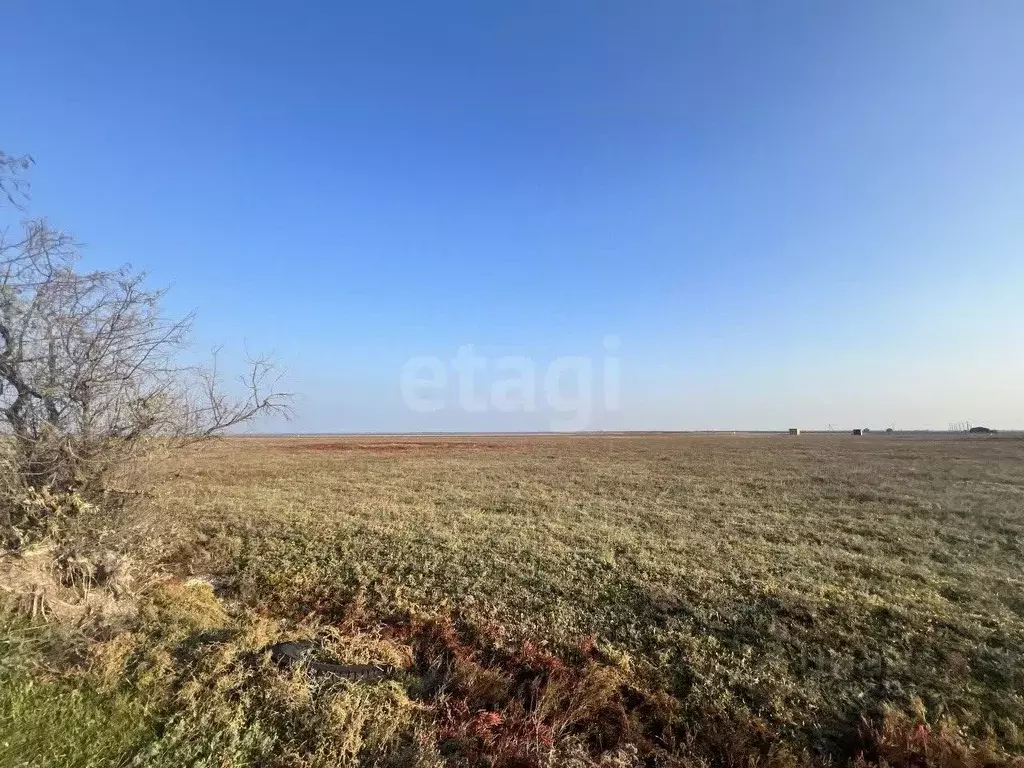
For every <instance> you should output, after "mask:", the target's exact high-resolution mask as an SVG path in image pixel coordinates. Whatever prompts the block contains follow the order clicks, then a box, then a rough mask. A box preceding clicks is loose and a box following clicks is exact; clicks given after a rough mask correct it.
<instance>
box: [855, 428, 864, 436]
mask: <svg viewBox="0 0 1024 768" xmlns="http://www.w3.org/2000/svg"><path fill="white" fill-rule="evenodd" d="M853 434H855V435H863V434H864V430H863V429H855V430H853Z"/></svg>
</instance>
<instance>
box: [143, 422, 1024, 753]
mask: <svg viewBox="0 0 1024 768" xmlns="http://www.w3.org/2000/svg"><path fill="white" fill-rule="evenodd" d="M159 504H160V506H161V508H162V509H164V510H165V515H166V516H167V518H168V519H173V520H174V521H175V524H176V525H178V526H180V527H182V528H183V529H184V530H186V531H187V532H188V533H187V536H185V543H184V544H183V545H182V547H181V550H180V552H178V553H177V554H176V555H175V557H174V558H173V562H174V567H176V568H178V569H179V570H180V572H181V573H182V574H183V575H195V576H200V577H202V578H204V579H207V580H208V581H210V582H212V583H213V584H214V585H215V586H216V589H217V592H218V595H219V597H220V599H221V600H222V602H223V603H224V604H225V605H227V606H228V607H229V610H230V611H231V612H232V615H233V616H235V618H233V619H231V620H230V622H234V623H233V624H232V626H236V627H237V626H241V624H244V622H242V621H241V620H240V619H238V618H237V617H238V616H240V615H244V616H249V617H250V619H246V621H255V619H251V617H258V618H259V620H261V621H270V622H272V624H271V625H270V626H271V627H272V628H271V629H270V630H266V628H264V630H261V631H262V632H263V634H264V635H265V636H267V637H266V638H265V639H266V640H274V639H280V638H282V637H285V638H287V637H293V636H305V637H314V638H319V641H320V642H322V643H323V647H324V649H325V651H329V652H330V654H329V655H331V656H332V657H333V658H334V659H335V660H340V661H344V662H360V663H366V662H375V663H384V662H387V663H389V664H395V665H397V666H399V667H402V668H403V669H405V670H406V672H407V676H406V677H404V678H402V679H401V680H400V682H399V683H394V682H390V683H386V684H375V685H376V686H380V685H390V686H392V688H391V689H389V690H390V691H391V692H390V693H389V694H388V695H389V696H391V697H395V696H397V697H399V698H402V700H403V701H405V700H406V698H403V697H407V698H408V700H409V701H412V702H413V704H414V707H413V711H414V715H413V716H412V720H409V721H408V722H407V721H405V720H402V719H401V718H400V717H398V716H397V715H394V714H388V715H386V717H387V718H388V719H391V720H394V721H395V722H396V723H406V725H396V726H395V729H396V730H395V733H390V734H389V735H388V736H387V738H384V737H380V738H377V737H373V738H371V737H370V736H369V735H368V734H369V733H370V732H371V731H372V730H373V726H372V725H366V724H365V723H370V722H371V721H372V717H373V716H378V715H373V716H371V715H370V714H367V712H363V713H362V714H352V711H355V712H359V711H360V707H363V708H364V709H366V708H376V709H375V712H378V713H379V712H380V711H383V712H391V710H389V709H387V707H384V705H382V704H381V703H380V701H378V700H377V699H373V698H372V696H371V694H370V693H368V692H369V691H371V690H372V689H374V688H375V685H366V684H349V683H346V684H345V685H346V686H348V688H347V689H346V690H347V691H348V693H346V694H345V695H347V696H349V697H350V699H347V700H346V701H349V704H348V705H346V706H350V709H351V710H352V711H349V710H346V712H347V714H346V715H345V717H347V718H348V720H346V722H348V723H349V731H346V733H349V737H351V733H350V732H351V731H352V726H351V722H354V721H353V720H352V718H357V719H358V718H359V717H362V718H363V720H359V721H358V722H359V723H363V725H360V726H358V727H356V728H355V732H356V734H357V735H358V739H356V741H355V742H353V743H354V744H355V746H351V748H350V749H349V752H346V753H345V754H346V755H348V757H349V758H351V760H353V761H355V762H360V763H365V764H374V763H375V762H379V761H380V760H383V758H381V757H380V756H381V755H384V754H390V755H391V757H390V758H389V759H392V760H393V761H394V762H393V763H392V764H413V763H418V764H422V765H427V764H431V765H433V764H437V765H442V764H451V765H462V764H472V765H478V764H479V765H486V764H502V765H542V764H552V765H591V764H593V765H597V764H601V765H608V766H611V765H631V764H634V763H635V764H640V763H641V762H646V763H647V764H652V765H658V764H665V765H668V764H676V763H675V762H674V761H678V763H679V764H699V763H715V764H733V765H740V764H744V765H750V764H755V763H757V762H761V763H764V764H787V763H788V762H791V761H796V762H800V761H806V760H810V761H812V762H820V761H824V760H828V759H831V760H832V761H833V762H834V763H836V764H840V765H842V764H844V763H845V762H846V761H849V760H853V759H855V758H857V756H858V755H859V754H862V753H863V754H864V756H865V758H866V759H874V760H879V759H881V758H883V757H886V756H887V755H888V758H889V759H893V760H898V759H900V755H896V756H895V757H893V754H892V753H886V752H885V749H884V748H883V747H885V744H886V743H888V742H886V738H888V739H889V741H890V742H898V744H897V746H896V747H892V744H889V746H890V747H892V748H893V749H897V750H899V749H902V750H903V753H900V754H901V755H903V759H905V760H906V761H908V762H909V761H910V758H907V757H906V754H904V753H906V752H907V750H908V749H911V747H913V744H911V746H910V747H908V746H907V744H909V743H911V742H914V740H915V739H918V740H920V741H921V744H922V745H924V743H925V741H926V736H927V735H928V734H929V733H938V732H939V730H940V728H939V724H940V723H941V722H942V721H943V720H944V719H946V718H954V719H955V721H956V723H957V725H956V726H953V725H952V724H950V723H949V722H947V723H946V726H945V728H946V729H945V730H944V731H942V733H943V734H945V735H944V736H943V738H947V737H948V738H949V739H954V738H955V739H962V740H963V741H964V743H966V744H967V745H975V746H976V747H977V746H978V745H981V744H983V743H985V744H987V745H988V746H989V747H991V748H994V749H998V750H1003V751H1005V752H1007V753H1010V754H1020V753H1021V752H1022V751H1024V731H1020V730H1019V728H1020V726H1021V725H1022V724H1024V440H1021V439H1017V438H1012V437H982V438H946V439H937V438H929V439H918V438H910V437H900V436H894V437H886V436H881V435H872V436H865V437H859V438H858V437H852V436H847V435H837V436H824V435H808V436H800V437H789V436H767V435H757V436H726V435H707V436H694V435H671V434H666V435H617V436H588V437H575V436H516V437H500V436H497V437H495V436H488V437H462V436H459V437H408V438H406V437H373V438H371V437H351V438H320V437H308V438H288V439H271V438H240V439H232V440H225V441H222V442H220V443H217V444H216V445H214V446H213V447H211V448H208V449H207V450H205V451H204V452H203V453H202V454H200V455H199V456H197V457H195V458H192V459H190V460H189V461H188V462H186V463H185V464H183V465H182V466H181V468H180V469H179V471H178V472H177V473H176V476H175V477H174V478H173V479H172V480H171V481H169V483H168V485H167V486H166V488H165V491H164V492H163V495H162V496H161V498H160V500H159ZM230 622H229V623H230ZM247 626H248V625H247ZM239 631H241V630H239ZM352 638H361V640H360V641H359V642H355V641H353V640H352ZM218 642H220V641H218ZM239 642H241V641H239ZM252 642H255V641H252ZM254 647H255V646H254ZM396 649H397V650H396ZM572 681H575V682H572ZM574 685H575V686H576V687H573V686H574ZM395 686H397V687H395ZM214 687H216V686H214ZM353 691H355V692H356V693H353ZM352 696H361V697H363V698H361V699H359V701H361V702H362V704H351V697H352ZM390 700H391V699H389V701H390ZM307 704H308V702H307ZM887 705H888V706H891V707H893V708H895V709H896V710H899V711H902V712H907V713H911V714H910V715H909V717H910V719H909V720H907V721H906V723H904V725H907V728H908V730H907V732H906V734H902V735H901V734H896V735H895V736H893V735H892V734H889V735H885V734H883V735H882V736H879V737H877V738H876V740H875V742H871V740H870V739H868V738H867V737H866V736H865V732H866V729H869V728H870V727H872V726H871V725H870V724H871V723H876V722H881V720H882V716H883V713H884V707H885V706H887ZM253 706H255V705H253ZM309 706H312V705H309ZM382 707H383V709H382ZM922 708H923V712H922ZM247 712H248V714H247V715H245V716H246V717H248V718H250V719H254V718H256V719H258V718H257V716H256V715H254V714H253V711H249V710H247ZM915 713H916V714H915ZM196 717H198V716H196ZM409 723H412V724H411V725H410V724H409ZM925 723H927V725H925ZM908 724H909V725H908ZM406 726H408V727H406ZM197 727H198V726H197ZM403 728H406V731H402V729H403ZM922 729H924V730H922ZM410 734H414V735H410ZM425 734H426V735H425ZM876 736H877V734H876ZM349 737H346V738H349ZM282 738H283V737H282ZM288 738H289V739H291V741H289V740H288V739H284V740H281V739H279V740H278V741H273V740H271V742H272V743H271V742H268V743H269V744H270V746H265V747H259V749H264V748H265V752H264V753H260V752H259V751H258V749H257V747H253V749H254V750H257V751H253V752H245V753H244V754H246V755H248V756H249V757H248V759H250V760H257V761H262V762H265V763H272V762H274V761H277V762H278V763H279V764H289V765H291V764H296V765H297V764H307V763H303V762H301V761H302V760H308V761H310V763H309V764H312V763H315V760H314V759H313V758H312V757H309V755H310V754H312V752H310V750H313V751H314V752H315V749H314V748H313V747H310V743H312V742H309V740H308V738H307V741H305V742H304V741H302V738H306V737H302V738H299V737H294V738H293V737H288ZM309 738H313V737H309ZM324 738H327V737H324ZM351 738H355V737H351ZM375 738H376V739H377V740H376V741H375V740H374V739H375ZM296 739H298V741H296ZM359 739H361V740H362V741H359ZM403 739H405V740H406V742H408V743H411V742H413V741H415V742H416V744H418V746H417V747H416V750H414V752H415V755H413V752H410V751H408V749H407V748H406V751H405V752H400V751H398V752H396V751H395V750H397V747H394V744H396V743H398V742H400V741H402V740H403ZM901 739H902V741H901ZM313 741H314V742H315V738H313ZM904 742H906V743H904ZM408 743H407V744H406V747H408ZM914 743H916V742H914ZM296 744H298V745H299V746H296ZM282 745H284V746H282ZM288 745H291V746H288ZM303 745H305V746H303ZM388 745H391V746H388ZM880 745H881V746H880ZM322 746H323V745H321V747H322ZM570 748H571V749H572V750H575V752H573V753H572V754H573V755H575V756H573V757H571V758H570V755H569V752H568V751H562V752H559V751H558V750H559V749H563V750H570ZM927 748H929V749H930V748H932V747H927ZM967 748H969V747H967ZM239 749H241V748H240V747H239ZM316 749H320V747H316ZM325 749H326V747H325ZM921 749H926V746H922V747H921ZM288 750H292V751H293V753H294V754H292V753H289V752H288ZM303 750H306V751H305V752H303ZM389 750H391V751H390V752H389ZM552 750H554V751H552ZM865 750H867V751H866V752H865ZM871 750H876V752H871ZM911 751H912V750H911ZM243 752H244V751H243ZM243 752H239V754H243ZM261 754H262V757H260V755H261ZM288 754H292V758H294V759H292V758H288V757H287V755H288ZM332 754H334V753H332ZM338 754H340V753H338ZM396 754H400V755H401V757H394V755H396ZM282 755H284V756H283V757H282ZM303 755H305V757H303ZM602 755H603V757H602ZM793 755H796V756H797V757H793ZM254 756H256V757H254ZM270 756H273V758H274V759H273V760H271V759H270ZM431 756H432V757H431ZM286 758H287V759H286ZM332 759H338V758H337V757H335V758H332ZM602 759H604V760H605V762H603V763H601V762H600V761H601V760H602ZM289 760H292V761H291V762H289ZM431 760H436V761H437V762H436V763H432V762H430V761H431ZM572 760H578V762H575V763H573V762H572ZM587 760H591V761H593V762H586V761H587ZM545 761H547V762H545ZM615 761H618V762H615ZM630 761H633V762H630ZM324 764H329V763H328V762H325V763H324Z"/></svg>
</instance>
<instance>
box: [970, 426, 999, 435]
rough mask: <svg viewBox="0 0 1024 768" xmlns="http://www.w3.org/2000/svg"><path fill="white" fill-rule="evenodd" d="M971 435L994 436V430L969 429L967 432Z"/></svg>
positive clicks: (986, 428) (982, 428)
mask: <svg viewBox="0 0 1024 768" xmlns="http://www.w3.org/2000/svg"><path fill="white" fill-rule="evenodd" d="M967 431H968V432H970V433H971V434H972V435H994V434H995V432H996V431H995V430H994V429H989V428H988V427H971V428H970V429H969V430H967Z"/></svg>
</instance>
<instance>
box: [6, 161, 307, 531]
mask: <svg viewBox="0 0 1024 768" xmlns="http://www.w3.org/2000/svg"><path fill="white" fill-rule="evenodd" d="M4 157H6V156H4ZM0 189H3V190H4V191H5V193H7V194H10V192H8V190H14V189H15V188H14V187H11V186H10V185H9V184H8V185H7V186H5V187H0ZM18 189H20V190H23V187H20V188H18ZM77 261H78V251H77V247H76V245H75V243H74V241H73V240H72V238H70V237H69V236H68V235H66V234H64V233H62V232H60V231H58V230H55V229H54V228H52V227H51V226H50V225H49V224H48V223H47V222H46V221H45V220H39V219H36V220H29V221H25V222H22V225H21V228H20V231H19V233H18V235H17V236H15V237H13V238H12V237H9V236H8V234H7V233H6V232H3V233H0V431H3V432H6V433H7V437H6V439H4V440H3V443H2V446H3V449H2V454H0V461H2V462H3V463H2V467H0V480H3V481H4V487H3V488H0V503H2V505H3V508H4V509H3V510H2V511H3V518H2V519H0V522H2V523H3V527H4V528H5V529H6V534H7V538H8V540H9V543H11V541H13V542H15V543H18V542H20V541H21V540H23V539H24V538H25V537H26V536H28V535H30V533H31V532H30V531H29V529H32V528H39V527H40V525H41V524H43V523H45V522H46V521H45V520H43V519H42V518H45V517H46V516H47V514H49V513H50V512H52V510H51V509H50V508H49V507H48V506H47V505H45V504H43V505H40V504H38V503H33V504H29V505H28V506H26V502H25V499H26V498H28V499H30V500H33V499H34V500H36V501H38V497H39V495H40V494H50V495H56V497H60V498H62V499H65V500H66V498H67V497H68V496H69V495H73V496H74V498H75V499H77V500H79V502H80V503H77V507H76V508H78V507H82V506H83V505H88V504H104V505H107V506H110V505H115V504H118V503H123V499H124V498H125V494H126V493H128V494H130V493H132V492H134V491H137V490H138V488H137V487H123V486H124V481H125V479H126V478H127V479H128V481H129V483H131V482H132V481H134V482H137V479H136V478H137V476H136V475H134V474H133V469H135V468H137V467H138V466H140V464H143V463H151V461H152V459H153V457H154V456H156V455H158V454H163V453H165V452H166V451H167V450H168V449H169V448H175V447H178V446H181V445H185V444H190V443H194V442H196V441H201V440H204V439H206V438H209V437H211V436H213V435H216V434H219V433H221V432H224V431H225V430H228V429H230V428H231V427H233V426H236V425H239V424H242V423H245V422H249V421H252V420H253V419H255V418H257V417H260V416H262V415H268V414H278V415H284V416H288V415H289V407H288V404H289V400H290V396H289V395H288V394H287V393H283V392H281V391H279V390H278V388H277V384H278V379H277V378H276V377H275V368H274V365H273V364H272V362H271V361H269V360H268V359H265V358H256V359H250V360H249V369H248V372H247V373H246V374H245V375H244V376H242V377H240V381H239V382H238V384H237V386H236V387H234V389H233V391H234V392H235V394H229V393H227V392H226V391H225V388H224V382H223V381H222V377H221V374H220V372H219V371H218V367H217V355H216V353H215V354H214V360H213V364H212V365H211V366H209V367H199V366H195V365H189V364H183V363H181V362H180V359H181V356H182V353H183V352H184V351H185V350H187V348H188V341H189V335H190V329H191V326H192V320H193V318H192V316H191V315H190V316H187V317H184V318H180V319H174V318H168V317H167V316H166V315H165V314H164V313H163V312H162V310H161V299H162V297H163V295H164V294H163V291H160V290H153V289H150V288H147V287H146V281H145V274H144V273H141V272H137V271H135V270H133V269H131V268H130V267H124V268H122V269H120V270H115V271H95V272H84V271H79V270H78V269H76V266H77ZM119 483H120V485H119ZM3 491H6V492H5V493H3ZM50 506H52V505H50ZM65 506H66V505H65Z"/></svg>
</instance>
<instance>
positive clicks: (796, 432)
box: [789, 427, 800, 435]
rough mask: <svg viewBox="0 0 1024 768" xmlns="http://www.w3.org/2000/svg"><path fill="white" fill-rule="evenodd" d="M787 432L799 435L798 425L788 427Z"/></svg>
mask: <svg viewBox="0 0 1024 768" xmlns="http://www.w3.org/2000/svg"><path fill="white" fill-rule="evenodd" d="M789 434H791V435H799V434H800V429H799V428H798V427H790V428H789Z"/></svg>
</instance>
